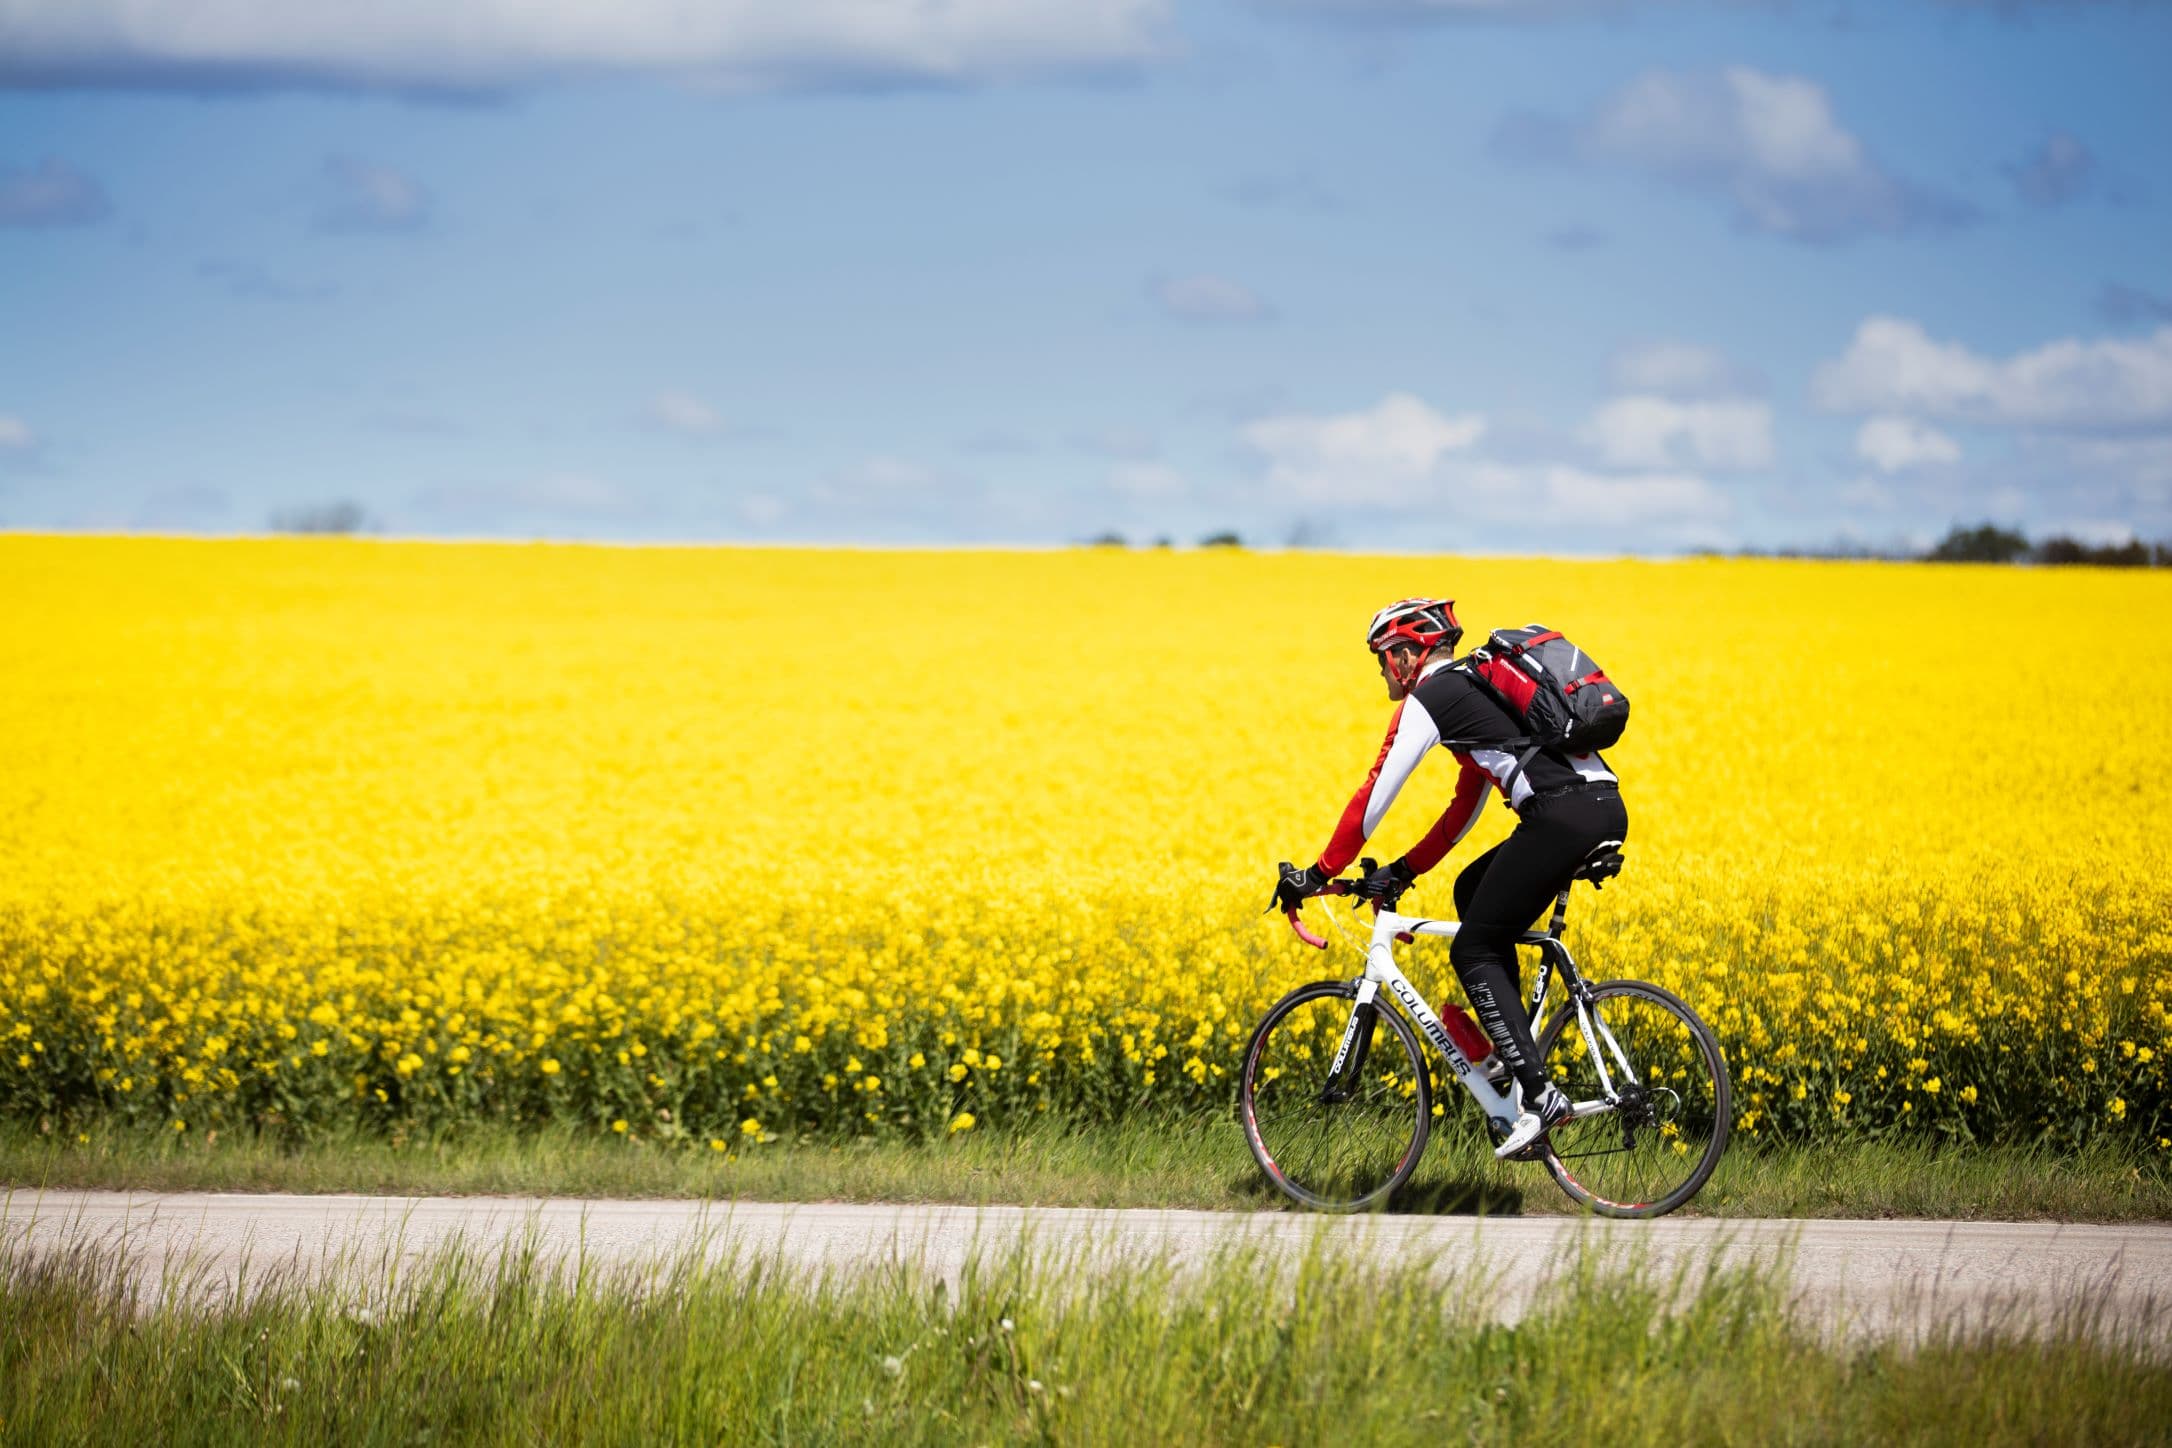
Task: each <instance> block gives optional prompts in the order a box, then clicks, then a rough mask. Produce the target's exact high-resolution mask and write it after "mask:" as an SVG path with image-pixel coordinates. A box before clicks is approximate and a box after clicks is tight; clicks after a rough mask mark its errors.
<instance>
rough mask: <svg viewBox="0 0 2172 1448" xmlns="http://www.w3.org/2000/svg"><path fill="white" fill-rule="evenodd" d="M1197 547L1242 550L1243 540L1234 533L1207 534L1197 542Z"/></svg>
mask: <svg viewBox="0 0 2172 1448" xmlns="http://www.w3.org/2000/svg"><path fill="white" fill-rule="evenodd" d="M1199 546H1200V547H1202V548H1242V547H1243V546H1244V539H1243V538H1241V537H1239V536H1238V535H1237V534H1235V533H1229V532H1222V533H1209V534H1208V535H1207V536H1206V537H1204V538H1202V539H1200V540H1199Z"/></svg>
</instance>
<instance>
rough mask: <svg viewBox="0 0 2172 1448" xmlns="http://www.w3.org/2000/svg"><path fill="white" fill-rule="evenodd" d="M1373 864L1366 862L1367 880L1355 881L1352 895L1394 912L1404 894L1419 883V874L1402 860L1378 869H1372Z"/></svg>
mask: <svg viewBox="0 0 2172 1448" xmlns="http://www.w3.org/2000/svg"><path fill="white" fill-rule="evenodd" d="M1372 863H1373V862H1372V861H1370V860H1367V861H1365V864H1366V866H1367V869H1366V871H1365V878H1364V879H1362V880H1356V881H1353V882H1352V883H1351V885H1350V893H1351V894H1353V895H1355V896H1357V897H1358V898H1359V899H1360V900H1370V901H1371V902H1372V903H1373V904H1374V905H1376V906H1378V907H1379V908H1380V909H1382V910H1393V909H1394V908H1395V906H1396V903H1397V902H1398V901H1400V900H1401V899H1402V898H1403V892H1404V891H1405V890H1408V889H1409V888H1410V887H1411V886H1412V885H1413V884H1415V883H1416V882H1417V879H1418V872H1417V871H1415V870H1413V869H1411V868H1410V866H1409V865H1407V864H1405V863H1404V862H1403V861H1401V860H1390V861H1389V862H1388V863H1387V864H1385V865H1382V866H1380V867H1379V868H1378V869H1373V868H1371V866H1372Z"/></svg>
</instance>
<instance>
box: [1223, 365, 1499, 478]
mask: <svg viewBox="0 0 2172 1448" xmlns="http://www.w3.org/2000/svg"><path fill="white" fill-rule="evenodd" d="M1485 431H1486V420H1485V419H1484V418H1483V417H1480V416H1479V415H1478V414H1476V413H1463V414H1459V415H1457V416H1454V417H1449V416H1445V415H1443V414H1441V413H1439V412H1436V411H1434V410H1433V409H1432V408H1431V407H1429V406H1427V405H1426V404H1425V403H1424V402H1421V401H1420V400H1419V399H1417V398H1415V397H1413V396H1411V395H1410V394H1409V393H1407V392H1394V393H1390V394H1389V395H1388V396H1386V397H1384V398H1382V399H1381V400H1380V402H1379V403H1378V404H1376V405H1375V406H1373V407H1371V408H1368V409H1366V410H1365V411H1362V412H1341V413H1330V414H1326V415H1315V414H1309V413H1287V414H1283V415H1280V416H1276V417H1265V418H1261V419H1260V420H1258V421H1257V422H1251V423H1247V424H1246V425H1245V426H1244V427H1243V428H1242V429H1241V430H1240V432H1239V435H1240V436H1241V437H1242V438H1243V440H1244V442H1245V444H1246V446H1248V447H1250V448H1252V449H1253V450H1254V451H1256V452H1257V453H1259V454H1260V455H1261V456H1262V457H1263V458H1264V459H1266V462H1267V480H1268V482H1269V484H1270V485H1271V486H1273V487H1274V488H1276V489H1277V490H1278V491H1280V492H1281V493H1283V494H1285V495H1286V496H1288V497H1290V498H1293V499H1295V500H1297V501H1300V502H1306V503H1348V504H1358V503H1415V502H1418V501H1420V497H1419V496H1418V495H1419V494H1422V493H1423V492H1425V491H1428V490H1430V488H1431V487H1432V486H1433V479H1432V475H1433V471H1434V469H1435V467H1436V466H1437V465H1438V464H1439V463H1440V461H1441V459H1443V458H1444V457H1446V456H1448V455H1449V454H1451V453H1457V452H1462V451H1464V450H1465V449H1467V448H1469V447H1470V446H1471V445H1472V444H1473V443H1475V442H1477V441H1478V439H1479V438H1480V437H1482V436H1483V435H1484V434H1485Z"/></svg>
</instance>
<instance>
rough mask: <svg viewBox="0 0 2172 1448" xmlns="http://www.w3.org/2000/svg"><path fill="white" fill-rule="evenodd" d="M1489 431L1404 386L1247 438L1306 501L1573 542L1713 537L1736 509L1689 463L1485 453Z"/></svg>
mask: <svg viewBox="0 0 2172 1448" xmlns="http://www.w3.org/2000/svg"><path fill="white" fill-rule="evenodd" d="M1756 405H1758V406H1761V405H1762V404H1756ZM1485 433H1486V421H1485V419H1484V418H1483V417H1481V416H1479V415H1477V414H1475V413H1464V414H1459V415H1454V416H1450V415H1447V414H1443V413H1441V412H1439V411H1438V410H1436V409H1435V408H1433V407H1431V406H1429V405H1428V404H1426V403H1425V402H1423V401H1421V400H1419V399H1418V398H1416V397H1413V396H1412V395H1410V394H1409V393H1407V392H1396V393H1390V394H1389V395H1388V396H1387V397H1385V398H1383V399H1381V401H1380V402H1379V403H1377V404H1376V405H1374V406H1373V407H1371V408H1368V409H1365V410H1363V411H1359V412H1345V413H1332V414H1327V415H1313V414H1292V415H1285V416H1280V417H1269V418H1263V419H1261V420H1260V421H1257V422H1254V423H1251V424H1249V425H1247V426H1245V427H1244V428H1243V429H1242V430H1241V432H1240V436H1241V437H1242V439H1243V440H1244V442H1245V444H1246V445H1247V446H1249V447H1250V448H1251V449H1253V450H1254V451H1255V452H1256V453H1258V454H1259V455H1260V457H1261V458H1262V459H1263V460H1264V461H1265V463H1266V467H1267V473H1266V479H1267V483H1268V488H1269V491H1270V493H1271V494H1272V495H1274V496H1276V497H1277V498H1278V500H1279V501H1282V502H1284V503H1294V504H1296V505H1298V506H1300V507H1319V506H1322V505H1326V506H1329V507H1337V506H1369V507H1376V508H1381V509H1383V510H1385V511H1389V512H1395V513H1401V514H1404V515H1406V516H1410V517H1416V516H1420V515H1423V516H1428V517H1436V518H1437V517H1452V518H1461V519H1475V520H1480V521H1484V522H1492V523H1513V524H1518V525H1528V526H1529V527H1530V528H1532V529H1538V530H1549V529H1550V530H1559V532H1560V534H1561V535H1562V536H1563V537H1565V538H1566V539H1568V540H1569V545H1568V546H1574V544H1575V542H1576V541H1578V539H1579V537H1581V539H1582V540H1583V541H1588V540H1589V538H1590V537H1591V533H1590V531H1589V530H1617V531H1618V530H1622V529H1642V530H1648V531H1647V540H1648V539H1650V538H1660V537H1663V538H1665V539H1667V540H1668V541H1669V542H1673V543H1680V542H1684V541H1696V542H1703V541H1714V540H1716V538H1717V535H1716V533H1715V532H1714V530H1715V528H1716V527H1717V526H1718V525H1719V524H1720V523H1722V522H1724V521H1725V520H1726V519H1727V518H1729V517H1730V516H1732V512H1733V505H1732V502H1731V501H1730V500H1729V499H1728V498H1727V496H1726V495H1725V494H1724V493H1722V492H1720V491H1719V490H1718V489H1716V488H1714V487H1713V486H1712V484H1710V483H1709V482H1707V481H1706V480H1705V479H1703V478H1701V477H1698V476H1696V475H1695V474H1694V473H1692V472H1689V471H1687V470H1684V469H1679V468H1673V467H1660V468H1652V469H1634V470H1629V471H1622V472H1605V471H1599V470H1595V469H1591V468H1585V467H1578V466H1576V465H1574V464H1569V463H1560V462H1537V463H1516V462H1503V461H1498V460H1495V459H1491V458H1486V457H1483V456H1479V455H1477V454H1476V453H1475V451H1474V450H1475V448H1476V446H1477V444H1478V443H1479V441H1480V440H1481V439H1482V438H1483V437H1484V436H1485ZM1613 541H1620V540H1613Z"/></svg>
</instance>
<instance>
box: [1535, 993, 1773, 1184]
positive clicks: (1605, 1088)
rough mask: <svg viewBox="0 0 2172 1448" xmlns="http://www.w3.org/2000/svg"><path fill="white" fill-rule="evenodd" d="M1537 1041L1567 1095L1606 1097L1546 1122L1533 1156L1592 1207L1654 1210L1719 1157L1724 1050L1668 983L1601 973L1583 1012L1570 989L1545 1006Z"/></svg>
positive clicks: (1725, 1125)
mask: <svg viewBox="0 0 2172 1448" xmlns="http://www.w3.org/2000/svg"><path fill="white" fill-rule="evenodd" d="M1587 1019H1588V1023H1589V1031H1590V1035H1589V1036H1587V1034H1586V1031H1587ZM1538 1052H1539V1059H1540V1060H1541V1061H1543V1062H1544V1063H1545V1065H1546V1074H1547V1075H1548V1077H1550V1078H1551V1079H1552V1080H1553V1082H1554V1084H1555V1085H1557V1086H1559V1087H1560V1088H1561V1089H1562V1090H1563V1091H1564V1092H1566V1093H1568V1096H1569V1099H1570V1100H1572V1101H1576V1102H1579V1103H1584V1102H1597V1101H1601V1100H1604V1099H1605V1098H1606V1097H1607V1095H1608V1094H1609V1090H1611V1093H1612V1095H1613V1096H1614V1097H1615V1098H1616V1104H1615V1105H1614V1106H1613V1107H1612V1108H1611V1109H1608V1110H1604V1111H1600V1112H1598V1113H1596V1114H1594V1115H1590V1116H1579V1117H1577V1118H1576V1119H1574V1120H1572V1121H1564V1122H1562V1123H1561V1124H1560V1125H1559V1126H1556V1127H1555V1128H1554V1129H1553V1130H1552V1131H1551V1132H1550V1133H1549V1134H1548V1136H1547V1138H1546V1143H1547V1144H1546V1149H1545V1151H1544V1152H1543V1154H1542V1156H1541V1159H1542V1160H1543V1161H1544V1162H1545V1163H1546V1170H1547V1171H1549V1172H1551V1173H1552V1174H1553V1179H1554V1180H1555V1181H1556V1182H1557V1183H1559V1184H1560V1187H1561V1189H1562V1190H1563V1191H1565V1192H1567V1193H1568V1194H1569V1195H1570V1196H1572V1197H1574V1198H1575V1199H1576V1200H1577V1201H1579V1202H1581V1203H1583V1204H1584V1205H1585V1206H1587V1207H1589V1208H1590V1209H1591V1210H1592V1211H1594V1212H1597V1213H1598V1214H1599V1215H1600V1216H1602V1217H1659V1216H1664V1215H1666V1214H1667V1213H1668V1212H1671V1211H1673V1210H1674V1209H1675V1208H1676V1207H1679V1206H1681V1205H1682V1204H1683V1203H1684V1202H1686V1201H1688V1200H1689V1199H1690V1198H1691V1197H1693V1196H1695V1195H1696V1194H1697V1192H1698V1189H1699V1188H1701V1187H1703V1185H1704V1184H1705V1181H1706V1180H1707V1179H1708V1178H1709V1177H1710V1176H1711V1175H1712V1170H1713V1168H1714V1167H1717V1166H1718V1165H1719V1159H1720V1153H1722V1152H1723V1151H1725V1150H1726V1149H1727V1133H1728V1129H1729V1126H1730V1124H1731V1122H1732V1120H1733V1089H1732V1087H1731V1086H1730V1085H1729V1083H1728V1079H1727V1062H1726V1060H1725V1058H1723V1057H1722V1056H1721V1055H1720V1048H1719V1040H1718V1039H1717V1038H1716V1037H1715V1036H1714V1035H1713V1034H1712V1028H1711V1027H1709V1026H1707V1025H1706V1024H1705V1023H1704V1022H1703V1021H1701V1020H1699V1019H1698V1018H1697V1013H1696V1012H1695V1011H1693V1010H1691V1009H1690V1008H1689V1007H1688V1005H1686V1004H1685V1003H1684V1002H1683V1001H1682V999H1681V998H1680V997H1679V996H1677V995H1675V994H1674V993H1673V992H1671V991H1666V990H1662V989H1660V988H1659V987H1658V986H1656V985H1648V984H1646V983H1645V982H1643V981H1640V980H1610V981H1606V982H1603V983H1602V984H1600V985H1597V986H1594V987H1592V990H1591V1005H1590V1007H1589V1016H1588V1018H1587V1017H1585V1016H1583V1015H1580V1014H1579V1012H1578V1011H1577V1002H1576V1001H1575V1000H1574V999H1573V998H1572V999H1571V1000H1570V1001H1569V1002H1568V1003H1567V1004H1566V1005H1564V1006H1562V1007H1561V1009H1559V1010H1558V1011H1556V1012H1554V1016H1553V1019H1552V1020H1550V1021H1548V1022H1547V1023H1546V1029H1545V1030H1544V1031H1543V1032H1542V1033H1541V1034H1540V1035H1539V1039H1538ZM1602 1064H1603V1066H1604V1070H1605V1075H1604V1077H1603V1078H1602V1076H1601V1073H1600V1068H1601V1066H1602Z"/></svg>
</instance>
